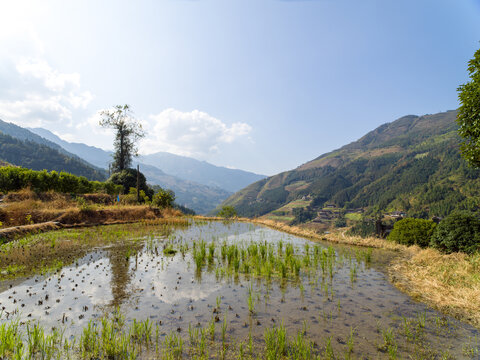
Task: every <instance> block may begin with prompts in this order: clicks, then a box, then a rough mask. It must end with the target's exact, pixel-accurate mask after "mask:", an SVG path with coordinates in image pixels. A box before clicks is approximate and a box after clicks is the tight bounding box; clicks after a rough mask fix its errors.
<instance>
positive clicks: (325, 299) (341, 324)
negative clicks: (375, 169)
mask: <svg viewBox="0 0 480 360" xmlns="http://www.w3.org/2000/svg"><path fill="white" fill-rule="evenodd" d="M27 240H28V241H23V242H22V241H20V242H19V243H17V244H16V245H15V244H12V245H8V246H6V245H3V246H2V251H1V252H0V264H1V266H2V267H1V269H2V271H3V275H4V276H3V279H4V280H2V281H1V282H0V312H1V317H0V358H15V357H17V358H22V357H23V358H33V357H38V358H49V357H50V358H66V357H70V358H89V359H90V358H145V359H150V358H268V359H277V358H295V359H311V358H317V357H318V358H320V359H324V358H325V359H396V358H398V359H405V358H411V359H470V358H478V356H479V341H480V340H478V335H479V334H478V331H477V330H476V329H474V328H473V327H471V326H469V325H467V324H464V323H461V322H459V321H456V320H455V319H452V318H450V317H446V316H444V315H442V314H440V313H438V312H436V311H434V310H432V309H430V308H428V307H427V306H425V305H424V304H421V303H417V302H415V301H413V300H412V299H410V298H409V297H408V296H406V295H405V294H403V293H401V292H400V291H398V290H397V289H395V288H394V287H393V286H392V285H391V284H390V283H389V282H388V279H387V277H386V276H385V274H384V272H383V271H382V268H383V267H384V264H385V262H386V261H387V260H388V259H389V258H390V257H392V256H395V254H393V253H391V252H386V251H384V250H373V249H358V248H354V247H344V246H337V245H335V246H332V245H331V244H327V243H318V242H312V241H310V240H306V239H302V238H299V237H295V236H293V235H288V234H285V233H282V232H278V231H275V230H272V229H269V228H266V227H261V226H256V225H252V224H249V223H237V222H228V223H222V222H195V221H193V220H192V221H191V222H190V223H189V224H182V225H174V224H173V225H165V224H162V225H155V224H150V225H148V226H146V225H142V224H135V225H121V226H120V225H118V226H104V227H98V228H89V229H83V230H78V229H75V230H73V229H72V230H68V231H65V230H63V231H57V232H50V233H46V234H41V235H35V236H32V237H31V238H29V239H27ZM32 264H36V266H33V265H32ZM12 269H22V270H23V273H24V276H22V277H20V278H19V277H14V276H10V275H12V274H14V273H15V271H14V270H12ZM21 344H22V345H21Z"/></svg>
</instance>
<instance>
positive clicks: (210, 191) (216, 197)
mask: <svg viewBox="0 0 480 360" xmlns="http://www.w3.org/2000/svg"><path fill="white" fill-rule="evenodd" d="M136 165H137V163H135V166H136ZM139 165H140V171H141V172H142V173H143V174H144V175H145V177H146V178H147V182H148V183H149V184H151V185H160V186H161V187H162V188H165V189H170V190H173V191H174V192H175V202H176V203H177V204H180V205H184V206H186V207H188V208H190V209H192V210H194V211H195V212H196V213H197V214H206V213H208V212H210V211H212V210H213V209H215V207H216V206H218V204H220V203H221V202H222V201H223V200H225V199H226V198H228V197H229V196H230V195H232V193H231V192H228V191H226V190H223V189H220V188H217V187H211V186H206V185H203V184H199V183H196V182H193V181H188V180H183V179H180V178H177V177H175V176H172V175H168V174H165V173H164V172H163V171H162V170H160V169H158V168H156V167H155V166H151V165H146V164H142V163H140V164H139Z"/></svg>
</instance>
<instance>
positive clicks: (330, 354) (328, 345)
mask: <svg viewBox="0 0 480 360" xmlns="http://www.w3.org/2000/svg"><path fill="white" fill-rule="evenodd" d="M323 357H324V358H325V359H329V360H330V359H335V353H334V351H333V347H332V338H331V337H328V338H327V340H326V342H325V351H324V352H323Z"/></svg>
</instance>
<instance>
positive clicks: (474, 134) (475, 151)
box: [457, 49, 480, 167]
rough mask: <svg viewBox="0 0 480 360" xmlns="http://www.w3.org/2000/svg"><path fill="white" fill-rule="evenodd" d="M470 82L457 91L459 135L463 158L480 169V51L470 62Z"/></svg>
mask: <svg viewBox="0 0 480 360" xmlns="http://www.w3.org/2000/svg"><path fill="white" fill-rule="evenodd" d="M468 73H469V74H470V79H471V80H470V81H469V82H467V83H466V84H463V85H460V86H459V87H458V89H457V91H458V99H459V100H460V104H461V105H460V108H459V109H458V116H457V123H458V125H459V129H458V133H459V134H460V136H461V137H462V138H463V142H462V145H461V151H462V156H463V158H464V159H465V160H467V162H468V163H469V164H470V165H472V166H474V167H480V146H479V142H480V49H479V50H477V51H476V52H475V54H474V56H473V59H471V60H470V61H469V62H468Z"/></svg>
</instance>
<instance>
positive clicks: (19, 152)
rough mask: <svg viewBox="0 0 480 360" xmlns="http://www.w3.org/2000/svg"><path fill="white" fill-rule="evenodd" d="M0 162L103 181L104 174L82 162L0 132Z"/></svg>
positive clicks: (46, 146)
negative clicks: (63, 172)
mask: <svg viewBox="0 0 480 360" xmlns="http://www.w3.org/2000/svg"><path fill="white" fill-rule="evenodd" d="M0 160H3V161H6V162H8V163H10V164H13V165H17V166H21V167H24V168H28V169H32V170H44V169H45V170H49V171H51V170H56V171H58V172H60V171H65V172H68V173H71V174H74V175H77V176H85V177H86V178H87V179H89V180H99V181H101V180H105V173H104V172H103V171H99V170H97V169H94V168H93V167H91V166H88V165H87V164H86V163H85V162H84V161H82V160H80V159H78V158H75V157H70V156H68V155H65V154H64V153H61V152H59V151H58V150H55V149H53V148H51V147H50V146H48V145H42V144H39V143H37V142H33V141H29V140H26V141H22V140H19V139H16V138H13V137H11V136H9V135H6V134H4V133H2V132H0Z"/></svg>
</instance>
